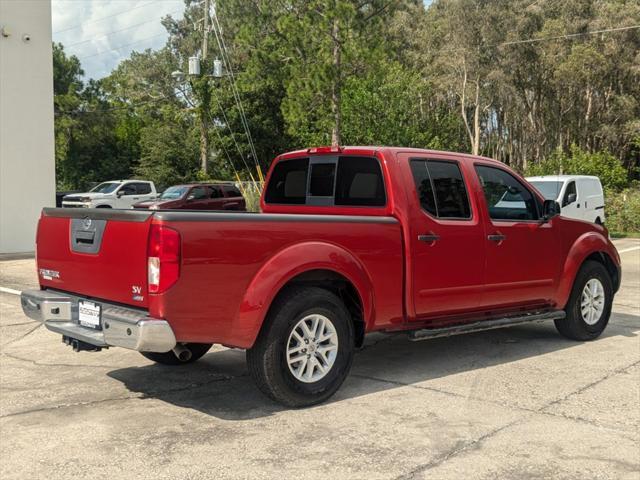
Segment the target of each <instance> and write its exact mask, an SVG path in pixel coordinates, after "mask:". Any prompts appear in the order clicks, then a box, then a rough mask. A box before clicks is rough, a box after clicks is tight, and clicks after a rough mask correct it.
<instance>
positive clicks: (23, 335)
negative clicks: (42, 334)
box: [0, 322, 43, 347]
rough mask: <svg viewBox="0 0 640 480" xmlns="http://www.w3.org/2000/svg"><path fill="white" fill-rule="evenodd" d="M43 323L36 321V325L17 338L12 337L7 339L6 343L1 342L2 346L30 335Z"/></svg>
mask: <svg viewBox="0 0 640 480" xmlns="http://www.w3.org/2000/svg"><path fill="white" fill-rule="evenodd" d="M42 325H43V324H42V323H39V322H38V325H36V326H35V327H33V328H32V329H31V330H29V331H28V332H26V333H24V334H22V335H20V336H19V337H18V338H14V339H13V340H9V341H8V342H6V343H3V344H2V345H0V346H2V347H6V346H7V345H11V344H12V343H15V342H18V341H20V340H22V339H23V338H26V337H27V336H29V335H31V334H32V333H33V332H35V331H36V330H37V329H39V328H40V327H41V326H42Z"/></svg>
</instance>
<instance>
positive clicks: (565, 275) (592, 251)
mask: <svg viewBox="0 0 640 480" xmlns="http://www.w3.org/2000/svg"><path fill="white" fill-rule="evenodd" d="M609 250H610V246H609V243H608V242H607V240H606V239H605V238H604V237H603V236H602V235H599V234H597V233H594V232H590V233H587V234H585V235H583V236H581V237H580V238H579V239H578V240H577V241H576V242H575V243H574V244H573V246H572V247H571V249H570V251H569V254H568V255H567V258H566V260H565V263H564V267H563V271H562V277H561V279H560V282H559V285H558V299H557V301H558V306H559V307H560V308H564V307H565V305H566V303H567V301H568V300H569V296H570V295H571V290H572V289H573V284H574V282H575V279H576V276H577V275H578V272H579V271H580V268H581V267H582V265H584V263H585V262H586V261H588V260H593V261H596V262H599V263H601V264H602V265H603V266H604V267H605V268H606V270H607V272H609V275H610V276H611V282H612V284H613V287H614V292H615V291H617V290H618V287H619V286H620V280H621V279H620V271H619V268H618V266H617V264H616V262H615V260H614V258H613V256H612V255H611V253H610V251H609Z"/></svg>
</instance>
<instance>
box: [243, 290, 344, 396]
mask: <svg viewBox="0 0 640 480" xmlns="http://www.w3.org/2000/svg"><path fill="white" fill-rule="evenodd" d="M353 355H354V330H353V322H352V319H351V315H350V314H349V312H348V310H347V308H346V307H345V305H344V303H343V302H342V300H340V298H338V297H337V296H336V295H334V294H333V293H331V292H329V291H327V290H324V289H322V288H318V287H293V288H290V289H288V290H287V291H286V292H284V293H283V294H282V295H280V296H279V298H278V299H277V300H276V301H275V303H274V305H273V306H272V308H271V310H270V312H269V315H268V318H267V319H266V320H265V324H264V326H263V328H262V331H261V333H260V335H259V337H258V339H257V340H256V343H255V344H254V346H253V348H251V349H249V350H247V364H248V367H249V372H250V373H251V376H252V377H253V379H254V381H255V382H256V384H257V386H258V388H259V389H260V390H261V391H262V392H263V393H264V394H265V395H267V396H268V397H269V398H271V399H273V400H275V401H277V402H280V403H282V404H284V405H286V406H288V407H307V406H310V405H315V404H317V403H320V402H323V401H325V400H327V399H328V398H329V397H331V396H332V395H333V394H334V393H335V392H336V391H337V390H338V388H340V385H342V382H344V380H345V378H346V377H347V375H348V373H349V370H350V369H351V364H352V363H353Z"/></svg>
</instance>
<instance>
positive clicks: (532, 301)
mask: <svg viewBox="0 0 640 480" xmlns="http://www.w3.org/2000/svg"><path fill="white" fill-rule="evenodd" d="M507 192H508V194H509V197H510V198H512V199H516V200H517V201H510V202H503V201H501V200H502V199H503V197H504V196H505V194H506V193H507ZM261 206H262V210H263V213H259V214H258V213H256V214H254V213H242V214H239V213H222V212H215V213H213V212H211V213H205V212H186V211H184V212H178V211H158V212H148V211H147V212H145V211H133V210H130V211H106V210H98V209H88V210H82V211H80V210H78V211H76V210H75V209H45V210H44V211H43V213H42V217H41V219H40V223H39V227H38V234H37V252H38V257H37V265H38V274H39V279H40V290H31V291H26V292H23V294H22V305H23V309H24V311H25V313H26V314H27V315H29V316H30V317H31V318H34V319H38V320H40V321H42V322H44V323H45V325H46V326H47V328H48V329H49V330H52V331H54V332H58V333H60V334H62V335H63V339H64V340H65V342H66V343H68V344H70V345H72V346H73V347H74V348H75V349H76V350H97V349H100V348H104V347H109V346H121V347H125V348H129V349H134V350H138V351H140V352H141V353H142V354H143V355H144V356H146V357H147V358H150V359H152V360H154V361H156V362H159V363H164V364H180V363H188V362H193V361H195V360H197V359H198V358H200V357H201V356H202V355H204V354H205V353H206V352H207V350H208V349H209V348H210V346H211V344H213V343H220V344H223V345H227V346H231V347H237V348H243V349H247V362H248V367H249V371H250V372H251V375H252V376H253V378H254V380H255V381H256V383H257V385H258V387H259V388H260V389H261V390H262V391H263V392H264V393H266V394H267V395H269V396H270V397H271V398H273V399H275V400H278V401H280V402H282V403H284V404H286V405H292V406H303V405H310V404H314V403H317V402H321V401H323V400H325V399H327V398H329V397H330V396H331V395H332V394H333V393H334V392H335V391H336V390H337V389H338V388H339V387H340V385H341V384H342V382H343V380H344V379H345V377H346V376H347V374H348V372H349V369H350V367H351V363H352V360H353V356H354V351H355V349H356V348H357V347H359V346H360V345H362V342H363V338H364V335H365V334H366V333H368V332H372V331H387V332H391V331H405V332H407V333H408V336H409V338H410V339H412V340H420V339H424V338H433V337H439V336H444V335H453V334H458V333H464V332H472V331H477V330H484V329H490V328H497V327H502V326H507V325H515V324H520V323H525V322H537V321H545V320H553V321H554V322H555V325H556V327H557V329H558V330H559V331H560V333H561V334H562V335H564V336H566V337H569V338H572V339H575V340H592V339H595V338H596V337H598V336H599V335H600V334H601V333H602V331H603V330H604V328H605V327H606V325H607V322H608V321H609V316H610V313H611V304H612V300H613V296H614V294H615V292H616V291H617V289H618V287H619V285H620V258H619V256H618V253H617V251H616V249H615V247H614V246H613V244H612V243H611V242H610V241H609V238H608V234H607V230H606V229H605V228H604V227H603V226H600V225H595V224H591V223H587V222H583V221H579V220H571V219H567V218H563V217H561V216H559V215H558V212H559V211H560V208H559V205H558V204H557V202H555V201H553V200H546V201H545V200H544V198H543V197H542V195H540V193H539V192H538V191H536V190H535V189H534V188H533V187H532V186H531V185H529V184H528V183H527V182H526V181H525V180H524V179H523V178H521V177H520V176H519V175H518V174H516V173H515V172H513V171H512V170H510V169H509V168H508V167H506V166H505V165H504V164H502V163H499V162H497V161H494V160H490V159H487V158H482V157H476V156H470V155H462V154H456V153H446V152H437V151H429V150H418V149H410V148H384V147H346V148H337V147H331V148H329V147H324V148H312V149H308V150H300V151H296V152H292V153H287V154H284V155H281V156H279V157H278V158H276V160H275V161H274V162H273V165H272V166H271V170H270V172H269V175H268V177H267V185H266V188H265V191H264V193H263V197H262V199H261Z"/></svg>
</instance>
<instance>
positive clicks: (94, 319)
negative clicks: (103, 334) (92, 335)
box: [78, 300, 101, 330]
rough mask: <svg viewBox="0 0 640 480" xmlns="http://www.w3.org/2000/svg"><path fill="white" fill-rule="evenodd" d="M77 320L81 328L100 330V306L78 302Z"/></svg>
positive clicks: (84, 301)
mask: <svg viewBox="0 0 640 480" xmlns="http://www.w3.org/2000/svg"><path fill="white" fill-rule="evenodd" d="M78 320H79V321H80V325H82V326H83V327H89V328H95V329H96V330H100V329H101V326H100V305H98V304H97V303H94V302H89V301H87V300H80V301H79V302H78Z"/></svg>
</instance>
